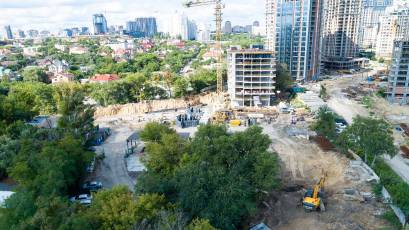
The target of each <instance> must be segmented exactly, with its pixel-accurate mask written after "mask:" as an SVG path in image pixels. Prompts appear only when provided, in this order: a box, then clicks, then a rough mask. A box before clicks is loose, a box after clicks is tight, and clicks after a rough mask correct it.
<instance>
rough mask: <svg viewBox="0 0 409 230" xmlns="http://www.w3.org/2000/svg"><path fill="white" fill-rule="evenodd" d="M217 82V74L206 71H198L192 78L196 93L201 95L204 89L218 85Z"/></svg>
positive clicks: (191, 82)
mask: <svg viewBox="0 0 409 230" xmlns="http://www.w3.org/2000/svg"><path fill="white" fill-rule="evenodd" d="M216 81H217V76H216V72H215V71H210V70H205V69H201V70H198V71H197V72H196V73H194V74H193V75H192V76H191V77H190V84H191V85H192V88H193V91H194V92H195V93H200V91H201V90H202V89H204V88H206V87H209V86H213V85H216Z"/></svg>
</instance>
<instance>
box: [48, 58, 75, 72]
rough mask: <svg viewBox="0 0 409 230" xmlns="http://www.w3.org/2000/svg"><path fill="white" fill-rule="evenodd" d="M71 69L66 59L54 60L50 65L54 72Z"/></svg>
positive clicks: (49, 69)
mask: <svg viewBox="0 0 409 230" xmlns="http://www.w3.org/2000/svg"><path fill="white" fill-rule="evenodd" d="M69 69H70V65H69V64H68V62H66V61H65V60H62V61H60V60H54V61H52V64H51V65H49V66H48V71H49V72H51V73H54V74H58V73H63V72H66V71H68V70H69Z"/></svg>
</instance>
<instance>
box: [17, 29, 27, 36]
mask: <svg viewBox="0 0 409 230" xmlns="http://www.w3.org/2000/svg"><path fill="white" fill-rule="evenodd" d="M17 34H18V37H19V38H25V37H26V34H25V33H24V31H23V30H18V31H17Z"/></svg>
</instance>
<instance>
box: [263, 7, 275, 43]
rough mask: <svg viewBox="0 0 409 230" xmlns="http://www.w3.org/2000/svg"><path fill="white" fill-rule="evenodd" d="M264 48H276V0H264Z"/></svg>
mask: <svg viewBox="0 0 409 230" xmlns="http://www.w3.org/2000/svg"><path fill="white" fill-rule="evenodd" d="M265 8H266V38H267V39H266V43H265V46H266V49H268V50H272V51H275V50H276V12H277V4H276V0H266V6H265Z"/></svg>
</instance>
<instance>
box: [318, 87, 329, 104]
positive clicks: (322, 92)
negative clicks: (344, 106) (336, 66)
mask: <svg viewBox="0 0 409 230" xmlns="http://www.w3.org/2000/svg"><path fill="white" fill-rule="evenodd" d="M319 96H320V98H321V99H322V100H324V101H325V100H327V99H328V98H329V95H328V92H327V88H326V87H325V86H324V85H321V89H320V95H319Z"/></svg>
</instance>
